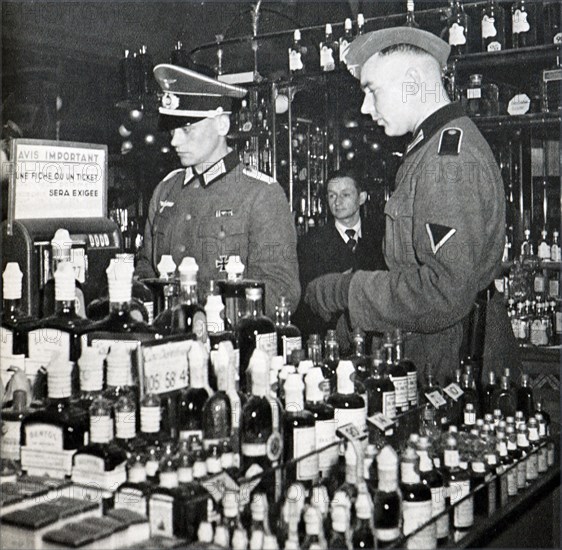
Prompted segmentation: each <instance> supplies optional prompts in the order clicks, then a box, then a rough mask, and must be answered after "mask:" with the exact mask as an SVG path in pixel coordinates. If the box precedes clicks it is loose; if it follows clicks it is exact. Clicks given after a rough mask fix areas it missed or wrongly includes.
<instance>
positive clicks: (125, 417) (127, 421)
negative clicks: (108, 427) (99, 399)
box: [115, 411, 137, 439]
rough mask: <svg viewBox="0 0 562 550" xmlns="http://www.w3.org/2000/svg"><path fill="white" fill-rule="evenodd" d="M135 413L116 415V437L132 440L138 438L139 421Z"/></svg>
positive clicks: (117, 413)
mask: <svg viewBox="0 0 562 550" xmlns="http://www.w3.org/2000/svg"><path fill="white" fill-rule="evenodd" d="M135 415H136V413H135V411H127V412H124V411H118V412H116V413H115V437H117V438H118V439H132V438H134V437H135V436H136V432H137V420H136V416H135Z"/></svg>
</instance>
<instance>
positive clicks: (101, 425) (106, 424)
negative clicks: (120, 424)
mask: <svg viewBox="0 0 562 550" xmlns="http://www.w3.org/2000/svg"><path fill="white" fill-rule="evenodd" d="M112 439H113V422H112V420H111V416H109V415H107V416H92V415H90V441H91V442H92V443H109V442H110V441H111V440H112Z"/></svg>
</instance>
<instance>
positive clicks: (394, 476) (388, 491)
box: [373, 445, 402, 548]
mask: <svg viewBox="0 0 562 550" xmlns="http://www.w3.org/2000/svg"><path fill="white" fill-rule="evenodd" d="M376 461H377V472H378V487H377V489H376V490H375V493H374V497H373V506H374V516H373V519H374V526H375V534H376V536H377V547H378V548H385V547H388V546H391V545H393V544H395V543H396V542H397V541H398V539H399V538H400V536H401V530H400V526H401V520H402V494H401V493H400V489H399V487H398V455H397V454H396V451H395V450H394V449H393V448H392V447H391V446H390V445H386V446H385V447H383V448H382V449H381V451H380V452H379V453H378V454H377V460H376Z"/></svg>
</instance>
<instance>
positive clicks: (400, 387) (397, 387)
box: [390, 376, 408, 412]
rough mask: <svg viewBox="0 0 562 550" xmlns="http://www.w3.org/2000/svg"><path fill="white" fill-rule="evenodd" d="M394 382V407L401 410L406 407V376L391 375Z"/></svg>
mask: <svg viewBox="0 0 562 550" xmlns="http://www.w3.org/2000/svg"><path fill="white" fill-rule="evenodd" d="M390 379H391V380H392V383H393V384H394V392H395V400H396V401H395V402H396V408H397V409H398V410H399V411H400V412H402V411H405V410H407V409H408V377H407V376H391V377H390Z"/></svg>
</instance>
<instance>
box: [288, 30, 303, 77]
mask: <svg viewBox="0 0 562 550" xmlns="http://www.w3.org/2000/svg"><path fill="white" fill-rule="evenodd" d="M306 54H307V48H306V47H305V46H303V45H302V44H301V31H300V30H299V29H295V32H294V33H293V43H292V44H291V46H290V47H289V72H290V74H291V75H297V74H302V73H304V72H305V71H306Z"/></svg>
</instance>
